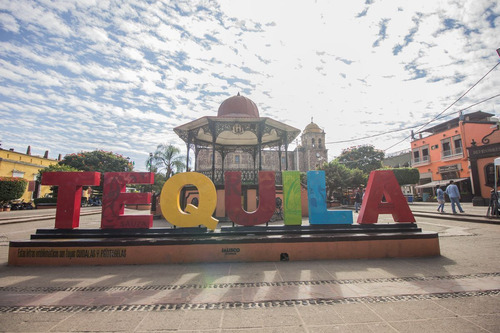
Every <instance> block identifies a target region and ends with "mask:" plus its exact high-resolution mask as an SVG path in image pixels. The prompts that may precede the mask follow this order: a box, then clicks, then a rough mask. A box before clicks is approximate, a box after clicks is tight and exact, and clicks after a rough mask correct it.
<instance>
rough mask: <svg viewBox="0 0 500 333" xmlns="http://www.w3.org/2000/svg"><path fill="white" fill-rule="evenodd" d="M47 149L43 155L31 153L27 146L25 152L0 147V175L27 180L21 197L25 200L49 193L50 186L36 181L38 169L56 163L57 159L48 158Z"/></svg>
mask: <svg viewBox="0 0 500 333" xmlns="http://www.w3.org/2000/svg"><path fill="white" fill-rule="evenodd" d="M48 153H49V152H48V151H46V152H45V155H44V157H40V156H33V155H31V148H30V147H29V146H28V150H27V152H26V154H23V153H19V152H16V151H14V150H13V149H10V150H5V149H2V148H0V177H20V178H24V179H26V180H27V181H28V186H27V188H26V192H24V194H23V196H22V197H21V199H23V200H24V201H26V202H29V201H31V200H33V199H34V198H38V197H43V196H44V195H45V194H47V193H50V186H40V185H39V184H37V183H36V175H37V174H38V170H40V169H43V168H46V167H48V166H49V165H52V164H56V163H57V162H59V161H58V160H53V159H50V158H48Z"/></svg>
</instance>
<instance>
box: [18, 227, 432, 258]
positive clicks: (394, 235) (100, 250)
mask: <svg viewBox="0 0 500 333" xmlns="http://www.w3.org/2000/svg"><path fill="white" fill-rule="evenodd" d="M438 255H440V249H439V238H438V235H437V233H432V232H422V231H421V229H420V228H418V227H417V226H416V224H407V223H405V224H402V223H401V224H388V225H370V226H365V225H363V226H360V225H341V226H339V225H336V226H324V225H322V226H297V227H286V226H281V227H233V228H222V229H220V230H217V231H216V232H207V231H206V229H204V228H187V229H145V230H123V229H122V230H100V229H77V230H55V229H54V230H53V229H41V230H37V233H36V234H35V235H32V239H31V240H26V241H11V242H10V245H9V261H8V263H9V265H15V266H32V265H41V266H63V265H123V264H161V263H163V264H179V263H206V262H258V261H286V260H291V261H295V260H322V259H357V258H400V257H428V256H438Z"/></svg>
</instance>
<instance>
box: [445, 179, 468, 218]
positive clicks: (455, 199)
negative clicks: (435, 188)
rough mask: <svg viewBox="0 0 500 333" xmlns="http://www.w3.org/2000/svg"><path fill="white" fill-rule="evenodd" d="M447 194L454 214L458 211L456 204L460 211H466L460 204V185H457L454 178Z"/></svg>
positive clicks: (447, 189)
mask: <svg viewBox="0 0 500 333" xmlns="http://www.w3.org/2000/svg"><path fill="white" fill-rule="evenodd" d="M446 194H447V195H448V197H449V198H450V202H451V210H452V211H453V214H456V213H457V210H456V209H455V205H456V206H457V207H458V210H459V211H460V213H465V212H464V210H463V209H462V206H460V191H459V190H458V186H457V185H455V183H454V182H453V180H450V184H449V185H448V187H447V188H446Z"/></svg>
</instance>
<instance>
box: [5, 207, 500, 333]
mask: <svg viewBox="0 0 500 333" xmlns="http://www.w3.org/2000/svg"><path fill="white" fill-rule="evenodd" d="M410 207H411V208H412V210H413V211H414V214H415V216H416V219H417V223H418V225H419V226H420V227H421V228H423V229H424V230H425V231H436V232H439V234H440V244H441V253H442V255H441V256H440V257H433V258H405V259H376V260H328V261H307V262H305V261H304V262H294V261H292V262H265V263H227V264H189V265H146V266H135V265H133V266H92V267H9V266H7V265H6V262H7V250H8V241H9V240H13V239H28V238H29V235H30V234H32V233H34V231H35V230H36V229H37V228H52V227H53V225H54V220H53V215H52V217H51V216H50V214H53V213H54V211H53V210H52V211H44V213H43V215H45V216H42V219H39V218H37V217H36V215H38V214H41V212H42V211H39V212H37V211H20V212H9V213H0V331H2V332H70V331H74V332H83V331H93V332H95V331H97V332H115V331H122V332H152V331H154V332H165V331H177V332H358V331H359V332H422V331H427V332H500V314H499V310H498V309H500V295H499V293H500V260H498V253H499V249H500V245H499V240H500V226H498V225H497V221H496V219H489V218H486V217H485V215H486V209H487V207H473V206H472V205H470V204H464V209H465V211H466V214H461V215H443V214H438V213H437V212H436V211H435V209H436V207H437V205H435V204H428V203H415V204H413V205H411V206H410ZM448 210H449V206H448ZM83 211H84V214H82V217H81V222H80V225H81V227H88V228H97V227H98V226H99V219H100V215H99V214H98V210H97V211H96V210H95V209H92V208H86V209H84V210H83ZM7 215H9V216H10V217H9V218H8V217H7ZM21 217H22V218H21ZM23 219H24V220H23ZM391 220H392V219H391V217H390V216H383V218H381V219H380V221H379V223H386V222H390V221H391ZM165 223H166V222H164V221H162V220H155V226H165Z"/></svg>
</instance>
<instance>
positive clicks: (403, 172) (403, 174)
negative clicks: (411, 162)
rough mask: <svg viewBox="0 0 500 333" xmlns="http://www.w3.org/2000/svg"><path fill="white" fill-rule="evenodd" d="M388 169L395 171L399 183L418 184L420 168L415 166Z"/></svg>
mask: <svg viewBox="0 0 500 333" xmlns="http://www.w3.org/2000/svg"><path fill="white" fill-rule="evenodd" d="M385 170H387V169H385ZM388 170H392V171H393V172H394V176H396V179H397V181H398V184H399V185H408V184H416V183H418V181H419V179H420V174H419V173H418V169H415V168H395V169H388Z"/></svg>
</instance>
